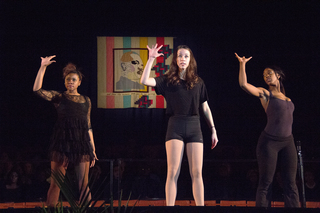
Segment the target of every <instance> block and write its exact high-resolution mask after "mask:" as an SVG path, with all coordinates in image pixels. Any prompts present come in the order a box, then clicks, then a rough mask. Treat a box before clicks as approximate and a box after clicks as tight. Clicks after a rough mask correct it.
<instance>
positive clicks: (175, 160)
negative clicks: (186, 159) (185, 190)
mask: <svg viewBox="0 0 320 213" xmlns="http://www.w3.org/2000/svg"><path fill="white" fill-rule="evenodd" d="M183 149H184V143H183V142H182V141H181V140H176V139H173V140H169V141H167V142H166V152H167V166H168V171H167V181H166V205H167V206H174V204H175V201H176V196H177V181H178V177H179V174H180V169H181V161H182V157H183Z"/></svg>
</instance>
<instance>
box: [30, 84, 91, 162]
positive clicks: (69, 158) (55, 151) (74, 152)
mask: <svg viewBox="0 0 320 213" xmlns="http://www.w3.org/2000/svg"><path fill="white" fill-rule="evenodd" d="M35 93H36V94H37V95H39V96H40V97H42V98H44V99H45V100H48V101H51V102H53V103H54V106H55V108H56V110H57V114H58V119H57V121H56V123H55V125H54V128H53V133H52V136H51V139H50V140H51V143H50V148H49V152H50V160H51V161H54V162H57V163H59V164H62V163H64V162H66V163H68V164H69V163H71V164H75V165H76V164H79V163H80V162H88V161H89V162H90V161H92V160H93V159H94V155H93V149H92V145H91V144H90V136H89V133H88V131H89V129H91V123H90V112H91V101H90V99H89V97H87V96H83V95H68V94H66V93H65V92H64V93H60V92H57V91H46V90H43V89H40V90H38V91H36V92H35Z"/></svg>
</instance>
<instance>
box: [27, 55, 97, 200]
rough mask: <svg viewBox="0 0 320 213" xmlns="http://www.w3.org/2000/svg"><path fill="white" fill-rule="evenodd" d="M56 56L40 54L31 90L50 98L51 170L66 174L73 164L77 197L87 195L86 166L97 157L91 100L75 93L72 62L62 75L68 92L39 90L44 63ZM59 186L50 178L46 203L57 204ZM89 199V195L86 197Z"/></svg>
mask: <svg viewBox="0 0 320 213" xmlns="http://www.w3.org/2000/svg"><path fill="white" fill-rule="evenodd" d="M54 57H56V56H55V55H53V56H49V57H45V58H43V57H41V66H40V69H39V71H38V74H37V77H36V80H35V82H34V86H33V91H34V92H35V93H36V94H37V95H39V96H40V97H42V98H44V99H45V100H48V101H51V102H52V103H53V104H54V106H55V108H56V110H57V114H58V119H57V122H56V124H55V126H54V129H53V134H52V137H51V144H50V160H51V170H53V171H61V172H62V173H63V174H65V173H66V169H67V167H68V165H69V164H73V165H75V168H76V172H77V177H78V181H79V182H78V183H79V189H81V192H80V197H81V196H84V195H86V193H85V190H86V186H87V184H88V174H89V168H90V167H93V166H94V164H95V160H97V156H96V154H95V146H94V141H93V133H92V128H91V123H90V112H91V101H90V99H89V98H88V97H87V96H84V95H80V94H79V93H78V87H79V86H80V84H81V80H82V73H81V72H80V71H79V70H77V68H76V66H75V65H74V64H71V63H69V64H68V65H67V66H66V67H65V68H64V69H63V77H64V82H65V87H66V89H67V91H65V92H58V91H53V90H50V91H47V90H44V89H42V82H43V77H44V73H45V71H46V68H47V66H49V65H50V64H52V63H53V62H55V61H54V60H52V59H53V58H54ZM59 194H60V189H59V187H58V185H57V184H56V183H55V181H54V179H53V178H51V183H50V188H49V190H48V195H47V205H48V206H55V205H56V204H57V203H58V199H59ZM90 199H91V195H89V197H88V200H90Z"/></svg>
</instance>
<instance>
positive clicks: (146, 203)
mask: <svg viewBox="0 0 320 213" xmlns="http://www.w3.org/2000/svg"><path fill="white" fill-rule="evenodd" d="M103 202H104V201H102V200H101V201H98V202H97V204H96V205H95V206H96V207H98V206H100V205H101V204H102V203H103ZM126 203H127V201H126V200H123V201H122V204H121V205H122V206H124V205H126ZM43 205H44V203H43V202H21V203H13V202H9V203H0V209H2V210H3V209H34V208H42V207H43ZM63 206H64V207H70V205H69V203H68V202H63ZM114 206H115V207H117V206H118V201H117V200H115V201H114ZM128 206H129V207H132V206H135V207H161V206H162V207H165V200H130V201H129V203H128ZM187 206H193V207H195V203H194V201H193V200H177V201H176V206H175V207H187ZM271 206H272V207H271V208H275V209H276V208H281V209H283V207H284V203H283V202H277V201H273V202H272V203H271ZM205 207H249V208H250V209H255V208H256V207H255V202H254V201H245V200H240V201H228V200H221V201H219V202H217V201H215V200H208V201H205ZM306 207H307V209H317V210H318V211H320V210H319V208H320V202H307V203H306ZM246 209H248V208H246Z"/></svg>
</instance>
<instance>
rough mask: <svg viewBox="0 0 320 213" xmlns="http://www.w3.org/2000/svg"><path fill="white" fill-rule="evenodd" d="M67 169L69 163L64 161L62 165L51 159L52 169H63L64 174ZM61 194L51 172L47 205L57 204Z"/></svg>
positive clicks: (56, 170)
mask: <svg viewBox="0 0 320 213" xmlns="http://www.w3.org/2000/svg"><path fill="white" fill-rule="evenodd" d="M66 169H67V163H63V164H62V165H61V164H58V163H56V162H54V161H51V170H53V171H55V172H58V171H61V172H62V174H63V175H65V174H66ZM59 194H60V188H59V186H58V185H57V183H56V181H55V180H54V178H53V176H52V174H51V180H50V188H49V190H48V194H47V206H50V207H54V206H56V205H57V203H58V201H59Z"/></svg>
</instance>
